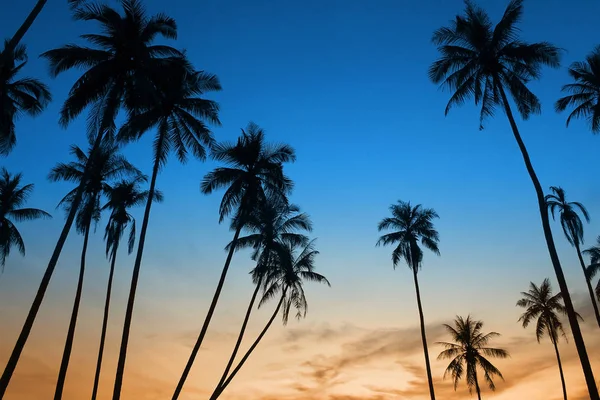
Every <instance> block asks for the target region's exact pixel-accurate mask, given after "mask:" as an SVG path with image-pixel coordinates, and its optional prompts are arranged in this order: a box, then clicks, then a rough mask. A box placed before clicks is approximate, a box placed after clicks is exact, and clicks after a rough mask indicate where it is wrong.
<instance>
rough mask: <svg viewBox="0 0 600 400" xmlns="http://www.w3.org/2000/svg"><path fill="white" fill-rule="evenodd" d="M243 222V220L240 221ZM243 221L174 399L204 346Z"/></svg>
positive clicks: (237, 231) (177, 396) (175, 399)
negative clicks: (201, 347)
mask: <svg viewBox="0 0 600 400" xmlns="http://www.w3.org/2000/svg"><path fill="white" fill-rule="evenodd" d="M240 222H242V221H240ZM242 226H243V223H240V224H239V225H238V227H237V228H236V230H235V235H234V236H233V241H232V242H231V248H230V249H229V253H228V254H227V259H226V260H225V265H224V266H223V271H222V272H221V277H220V278H219V283H218V284H217V290H216V291H215V294H214V296H213V299H212V301H211V303H210V307H209V308H208V314H207V315H206V318H205V319H204V323H203V324H202V329H201V330H200V334H199V335H198V340H196V344H195V345H194V348H193V349H192V354H190V358H189V359H188V362H187V364H186V366H185V369H184V370H183V373H182V374H181V378H180V379H179V383H178V384H177V387H176V388H175V393H173V400H177V399H178V398H179V394H180V393H181V390H182V389H183V385H184V384H185V381H186V379H187V377H188V375H189V373H190V370H191V369H192V365H193V364H194V360H195V359H196V356H197V355H198V351H199V350H200V346H202V342H203V341H204V336H205V335H206V331H207V330H208V325H209V324H210V320H211V319H212V316H213V313H214V312H215V308H216V307H217V302H218V301H219V296H220V295H221V290H222V289H223V285H224V284H225V277H226V276H227V271H228V270H229V264H231V259H232V258H233V253H234V252H235V249H236V245H237V240H238V238H239V237H240V232H241V231H242Z"/></svg>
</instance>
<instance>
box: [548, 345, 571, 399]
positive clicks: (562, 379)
mask: <svg viewBox="0 0 600 400" xmlns="http://www.w3.org/2000/svg"><path fill="white" fill-rule="evenodd" d="M550 340H551V341H552V344H553V345H554V351H555V352H556V360H557V361H558V371H559V372H560V382H561V383H562V390H563V397H564V400H567V385H566V383H565V375H564V374H563V368H562V362H561V361H560V354H559V353H558V345H557V344H556V338H554V337H553V336H550Z"/></svg>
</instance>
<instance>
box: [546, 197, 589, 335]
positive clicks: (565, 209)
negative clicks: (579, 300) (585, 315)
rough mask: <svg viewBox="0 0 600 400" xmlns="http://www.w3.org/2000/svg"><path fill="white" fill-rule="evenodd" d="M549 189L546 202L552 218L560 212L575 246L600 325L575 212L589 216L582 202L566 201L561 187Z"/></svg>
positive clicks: (563, 223)
mask: <svg viewBox="0 0 600 400" xmlns="http://www.w3.org/2000/svg"><path fill="white" fill-rule="evenodd" d="M550 190H551V191H552V194H548V195H546V204H548V209H549V210H550V212H551V213H552V218H555V211H556V210H558V213H559V214H560V225H561V226H562V228H563V232H564V234H565V237H566V238H567V241H568V242H569V243H570V244H571V246H573V247H575V250H576V251H577V257H578V258H579V264H580V265H581V269H582V270H583V276H584V278H585V283H586V285H587V288H588V292H589V295H590V300H591V301H592V305H593V306H594V313H595V314H596V322H597V323H598V326H599V327H600V313H599V312H598V304H596V299H595V297H594V290H593V289H592V283H591V278H590V277H589V276H588V274H587V268H586V266H585V261H583V256H582V255H581V245H582V244H583V223H582V222H581V218H579V215H578V213H577V212H578V211H579V212H581V215H583V218H585V220H586V221H587V222H590V216H589V214H588V212H587V210H586V209H585V207H584V206H583V204H581V203H579V202H577V201H572V202H568V201H567V196H566V193H565V190H564V189H563V188H561V187H556V186H551V187H550Z"/></svg>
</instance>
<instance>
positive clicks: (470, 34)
mask: <svg viewBox="0 0 600 400" xmlns="http://www.w3.org/2000/svg"><path fill="white" fill-rule="evenodd" d="M465 3H466V10H465V14H464V15H457V16H456V18H455V19H454V20H452V21H451V22H450V26H446V27H443V28H440V29H438V30H437V31H436V32H435V33H434V34H433V38H432V41H433V42H434V44H436V45H437V46H438V50H439V52H440V54H441V58H440V59H439V60H437V61H435V62H434V63H433V64H432V65H431V67H430V68H429V77H430V78H431V80H432V81H433V82H434V83H440V84H441V85H442V87H443V88H445V89H449V90H451V91H452V92H453V94H452V96H451V98H450V101H449V102H448V105H447V107H446V114H447V113H448V111H449V110H450V108H452V107H453V106H456V105H461V104H463V103H464V102H465V101H466V100H468V99H469V98H471V97H473V98H474V100H475V104H476V105H480V106H481V111H480V129H482V128H483V122H484V120H485V119H486V118H487V117H490V116H492V115H493V113H494V111H495V109H496V108H498V107H500V108H501V109H503V110H504V112H505V113H506V116H507V118H508V121H509V123H510V126H511V129H512V132H513V135H514V137H515V140H516V141H517V144H518V146H519V149H520V151H521V154H522V156H523V161H524V162H525V166H526V168H527V173H528V174H529V177H530V178H531V182H532V183H533V187H534V189H535V194H536V197H537V205H538V209H539V212H540V216H541V221H542V228H543V231H544V238H545V240H546V244H547V246H548V252H549V254H550V259H551V261H552V266H553V267H554V272H555V273H556V278H557V281H558V285H559V287H560V291H561V293H562V294H563V296H564V302H565V308H566V309H567V315H568V317H569V323H570V325H571V331H572V332H573V338H574V340H575V345H576V347H577V352H578V353H579V359H580V361H581V367H582V369H583V372H584V374H585V379H586V383H587V387H588V391H589V394H590V397H591V399H592V400H600V397H599V396H598V389H597V387H596V381H595V379H594V374H593V372H592V367H591V365H590V360H589V358H588V354H587V350H586V348H585V342H584V340H583V336H582V334H581V329H580V327H579V323H578V322H577V317H576V314H575V309H574V308H573V302H572V300H571V295H570V294H569V288H568V287H567V281H566V279H565V275H564V273H563V270H562V267H561V265H560V260H559V258H558V253H557V251H556V246H555V244H554V238H553V237H552V230H551V228H550V217H549V215H548V210H547V208H546V202H545V201H544V191H543V190H542V185H541V184H540V181H539V179H538V177H537V175H536V173H535V170H534V169H533V165H532V163H531V159H530V158H529V154H528V152H527V148H526V147H525V144H524V143H523V139H522V138H521V134H520V133H519V129H518V128H517V123H516V122H515V118H514V116H513V113H512V108H511V105H510V102H509V99H508V96H509V95H510V96H511V97H512V100H513V102H514V104H515V105H516V107H517V110H518V112H519V114H521V117H522V118H523V119H527V118H528V117H529V116H530V115H531V114H535V113H540V111H541V105H540V101H539V99H538V98H537V96H536V95H535V94H533V93H532V92H531V91H530V90H529V89H528V88H527V83H529V82H530V81H532V80H537V79H539V78H540V77H541V71H542V67H543V66H550V67H554V68H556V67H558V66H559V61H560V57H559V49H558V48H556V47H555V46H553V45H551V44H550V43H546V42H540V43H526V42H524V41H522V40H521V39H519V36H518V34H519V31H518V26H517V23H518V22H519V21H520V20H521V16H522V14H523V1H522V0H511V1H510V3H509V4H508V7H507V8H506V11H505V12H504V15H503V17H502V19H501V20H500V22H499V23H498V24H497V25H496V26H494V24H493V23H492V22H491V20H490V18H489V16H488V14H487V13H486V12H485V11H484V10H482V9H481V8H479V7H477V6H475V5H474V4H473V3H472V2H471V1H466V2H465ZM507 92H508V93H507Z"/></svg>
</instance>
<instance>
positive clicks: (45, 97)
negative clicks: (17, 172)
mask: <svg viewBox="0 0 600 400" xmlns="http://www.w3.org/2000/svg"><path fill="white" fill-rule="evenodd" d="M7 46H8V43H6V42H5V43H4V51H3V53H2V54H4V53H6V52H7V50H6V49H7ZM25 64H27V51H26V49H25V45H19V46H17V47H15V48H14V51H12V52H11V53H10V54H9V56H8V62H7V63H6V65H5V68H0V110H1V111H0V154H2V155H7V154H8V153H10V151H11V150H12V149H13V148H14V147H15V145H16V143H17V135H16V133H15V119H16V118H17V117H18V116H19V115H20V114H22V113H26V114H29V115H31V116H36V115H38V114H39V113H41V112H42V111H43V110H44V108H46V106H47V105H48V103H49V102H50V101H51V100H52V96H51V94H50V91H49V90H48V87H47V86H46V85H44V84H43V83H42V82H41V81H39V80H37V79H35V78H18V77H17V75H18V74H19V73H20V72H21V69H22V68H23V67H24V66H25Z"/></svg>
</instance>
